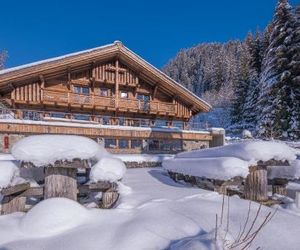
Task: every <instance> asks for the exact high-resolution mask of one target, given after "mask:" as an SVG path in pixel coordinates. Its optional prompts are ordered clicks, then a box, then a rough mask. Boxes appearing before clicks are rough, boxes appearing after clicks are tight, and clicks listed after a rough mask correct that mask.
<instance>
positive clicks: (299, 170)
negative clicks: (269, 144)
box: [268, 160, 300, 180]
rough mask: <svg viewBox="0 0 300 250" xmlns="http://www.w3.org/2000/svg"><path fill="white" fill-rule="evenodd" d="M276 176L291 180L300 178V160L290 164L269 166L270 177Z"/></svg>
mask: <svg viewBox="0 0 300 250" xmlns="http://www.w3.org/2000/svg"><path fill="white" fill-rule="evenodd" d="M274 178H285V179H291V180H293V179H297V178H300V161H299V160H295V161H293V162H292V163H291V165H290V166H271V167H268V179H274Z"/></svg>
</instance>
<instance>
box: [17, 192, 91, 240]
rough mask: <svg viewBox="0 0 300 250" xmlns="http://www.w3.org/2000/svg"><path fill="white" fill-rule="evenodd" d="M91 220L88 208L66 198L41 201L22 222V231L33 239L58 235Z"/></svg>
mask: <svg viewBox="0 0 300 250" xmlns="http://www.w3.org/2000/svg"><path fill="white" fill-rule="evenodd" d="M88 218H89V213H88V210H87V209H86V208H84V207H83V206H81V205H80V204H79V203H77V202H75V201H73V200H70V199H66V198H52V199H47V200H44V201H41V202H40V203H38V204H37V205H35V206H34V207H33V208H32V209H30V210H29V212H28V213H27V214H25V215H24V216H23V217H22V219H21V221H20V229H21V231H22V232H23V233H24V234H26V235H30V236H32V237H44V236H47V237H48V236H50V235H53V234H58V233H61V232H63V231H66V230H69V229H72V228H74V227H77V226H79V225H81V224H83V223H84V222H85V221H86V220H87V219H88Z"/></svg>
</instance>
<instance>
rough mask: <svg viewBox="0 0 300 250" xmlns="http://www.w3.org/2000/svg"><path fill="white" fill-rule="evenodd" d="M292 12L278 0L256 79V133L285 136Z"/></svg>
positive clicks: (288, 111)
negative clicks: (259, 73)
mask: <svg viewBox="0 0 300 250" xmlns="http://www.w3.org/2000/svg"><path fill="white" fill-rule="evenodd" d="M293 25H294V19H293V13H292V10H291V6H290V5H289V4H288V2H287V0H279V2H278V4H277V7H276V11H275V16H274V20H273V29H272V32H271V35H270V39H269V46H268V48H267V51H266V57H265V58H264V61H263V69H264V71H263V72H262V77H261V79H260V85H261V88H262V89H261V94H260V96H259V101H258V103H259V106H260V107H261V115H260V117H259V118H260V119H259V124H258V128H259V134H260V135H262V136H265V137H275V138H287V137H288V134H287V132H288V131H289V129H290V123H291V120H292V117H291V107H292V99H291V70H290V67H289V55H288V51H289V48H290V46H291V38H292V36H293Z"/></svg>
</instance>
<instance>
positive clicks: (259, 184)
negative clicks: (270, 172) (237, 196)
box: [244, 166, 268, 201]
mask: <svg viewBox="0 0 300 250" xmlns="http://www.w3.org/2000/svg"><path fill="white" fill-rule="evenodd" d="M249 172H250V173H249V174H248V176H247V178H246V180H245V190H244V191H245V192H244V193H245V199H249V200H253V201H266V200H267V199H268V179H267V168H266V167H265V166H251V167H249Z"/></svg>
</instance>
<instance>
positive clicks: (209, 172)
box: [163, 157, 249, 180]
mask: <svg viewBox="0 0 300 250" xmlns="http://www.w3.org/2000/svg"><path fill="white" fill-rule="evenodd" d="M163 167H164V168H165V169H166V170H170V171H173V172H176V173H181V174H186V175H192V176H198V177H206V178H208V179H217V180H229V179H231V178H233V177H236V176H241V177H244V178H245V177H246V176H247V175H248V173H249V170H248V167H249V166H248V162H247V161H243V160H241V159H238V158H235V157H219V158H188V159H186V158H178V159H177V158H176V159H172V160H166V161H164V162H163Z"/></svg>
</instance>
